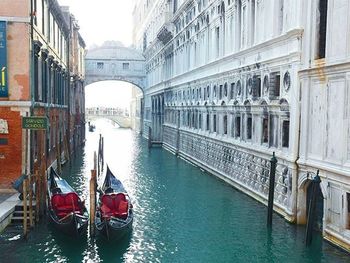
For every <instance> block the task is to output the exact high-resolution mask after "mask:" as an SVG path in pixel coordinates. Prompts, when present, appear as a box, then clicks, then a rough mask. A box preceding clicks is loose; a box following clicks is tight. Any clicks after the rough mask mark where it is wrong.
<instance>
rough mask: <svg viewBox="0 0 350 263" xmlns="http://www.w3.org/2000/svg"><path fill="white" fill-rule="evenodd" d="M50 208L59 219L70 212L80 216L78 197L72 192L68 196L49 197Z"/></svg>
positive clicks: (80, 208) (80, 209) (56, 195)
mask: <svg viewBox="0 0 350 263" xmlns="http://www.w3.org/2000/svg"><path fill="white" fill-rule="evenodd" d="M51 204H52V208H53V209H54V211H55V212H56V214H57V216H58V217H59V218H62V217H65V216H66V215H67V214H69V213H71V212H76V213H78V214H82V212H83V211H82V207H81V204H80V199H79V196H78V195H77V194H76V193H74V192H72V193H68V194H55V195H53V196H52V197H51Z"/></svg>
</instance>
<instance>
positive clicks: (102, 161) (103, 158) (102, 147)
mask: <svg viewBox="0 0 350 263" xmlns="http://www.w3.org/2000/svg"><path fill="white" fill-rule="evenodd" d="M104 141H105V140H104V138H103V137H102V141H101V157H102V158H101V165H102V171H103V167H104V163H105V156H104Z"/></svg>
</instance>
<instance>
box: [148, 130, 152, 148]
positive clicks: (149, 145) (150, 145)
mask: <svg viewBox="0 0 350 263" xmlns="http://www.w3.org/2000/svg"><path fill="white" fill-rule="evenodd" d="M148 148H152V128H151V126H149V127H148Z"/></svg>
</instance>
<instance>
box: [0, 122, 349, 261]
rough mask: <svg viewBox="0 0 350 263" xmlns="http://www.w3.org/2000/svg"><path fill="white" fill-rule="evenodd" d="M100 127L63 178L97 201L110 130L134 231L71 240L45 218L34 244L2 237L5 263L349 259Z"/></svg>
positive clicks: (110, 149)
mask: <svg viewBox="0 0 350 263" xmlns="http://www.w3.org/2000/svg"><path fill="white" fill-rule="evenodd" d="M95 124H96V128H97V129H96V131H95V132H93V133H91V132H88V133H87V141H86V145H85V147H84V149H82V151H80V152H77V153H76V157H75V158H73V159H72V160H71V162H70V164H69V165H66V166H65V167H64V171H63V175H62V177H64V178H65V179H66V180H67V181H68V182H69V183H70V184H71V185H72V186H73V187H74V188H75V189H76V190H77V192H78V193H79V194H80V195H82V196H83V197H84V199H85V200H86V204H87V206H89V199H88V198H87V197H88V196H89V195H88V193H89V179H90V170H91V169H92V167H93V152H94V151H95V150H97V148H98V139H99V134H102V135H103V136H104V139H105V160H106V162H107V163H108V164H109V166H110V167H111V169H112V171H113V173H115V174H116V175H117V176H118V177H119V178H120V179H121V180H122V182H123V184H124V186H125V188H126V190H127V191H128V193H129V195H130V197H131V199H132V201H133V204H134V216H135V217H134V223H133V230H132V232H131V233H130V235H129V236H127V237H126V238H125V239H123V240H121V241H118V242H111V241H109V242H108V241H106V240H105V239H91V238H90V237H89V234H87V237H86V239H76V238H69V237H67V236H65V235H62V234H61V233H57V232H56V231H55V230H53V229H51V228H50V226H49V225H48V224H47V223H46V221H45V220H43V221H42V222H41V224H40V225H39V226H37V227H36V228H35V229H34V230H33V231H32V232H31V233H30V235H29V240H28V241H24V240H17V241H9V240H8V238H6V235H2V238H0V242H1V245H0V254H1V255H3V256H2V257H1V258H0V261H1V262H74V263H75V262H94V263H95V262H128V263H136V262H166V263H167V262H170V263H173V262H349V255H348V254H346V253H343V252H342V251H340V250H337V249H335V248H334V247H332V246H330V245H329V244H328V243H326V242H323V241H322V239H321V237H320V236H316V237H315V238H314V240H313V244H312V246H311V247H309V248H305V245H304V232H305V228H304V227H296V226H294V225H291V224H289V223H287V222H286V221H285V220H284V219H283V218H281V217H279V216H277V215H276V214H274V218H273V222H274V224H273V230H272V231H269V230H267V228H266V207H265V206H263V205H261V204H259V203H257V202H255V201H254V200H252V199H250V198H249V197H247V196H246V195H244V194H242V193H240V192H238V191H236V190H235V189H233V188H232V187H230V186H228V185H227V184H225V183H223V182H221V181H219V180H218V179H216V178H215V177H212V176H210V175H208V174H206V173H204V172H202V171H200V170H199V169H198V168H197V167H194V166H192V165H190V164H188V163H186V162H184V161H183V160H181V159H179V158H176V157H175V156H173V155H171V154H169V153H168V152H166V151H164V150H162V149H160V148H155V149H152V150H150V151H149V150H148V149H147V142H146V141H145V140H142V139H141V138H140V137H139V136H137V135H135V134H134V133H133V132H131V131H130V130H124V129H118V128H117V127H116V126H113V125H112V124H111V123H109V122H107V121H98V122H97V123H95ZM101 180H102V178H101ZM8 251H15V253H12V254H11V253H8Z"/></svg>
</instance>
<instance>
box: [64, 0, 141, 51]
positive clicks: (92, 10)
mask: <svg viewBox="0 0 350 263" xmlns="http://www.w3.org/2000/svg"><path fill="white" fill-rule="evenodd" d="M58 3H59V4H60V5H67V6H69V7H70V11H71V13H72V14H73V15H74V16H75V18H76V19H77V20H78V23H79V25H80V34H81V35H82V37H83V38H84V40H85V42H86V44H87V47H90V46H91V45H93V44H96V45H101V44H102V43H103V42H104V41H106V40H117V41H121V42H122V43H123V44H124V45H125V46H130V45H131V44H132V28H133V25H132V10H133V7H134V1H133V0H97V1H96V0H58Z"/></svg>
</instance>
